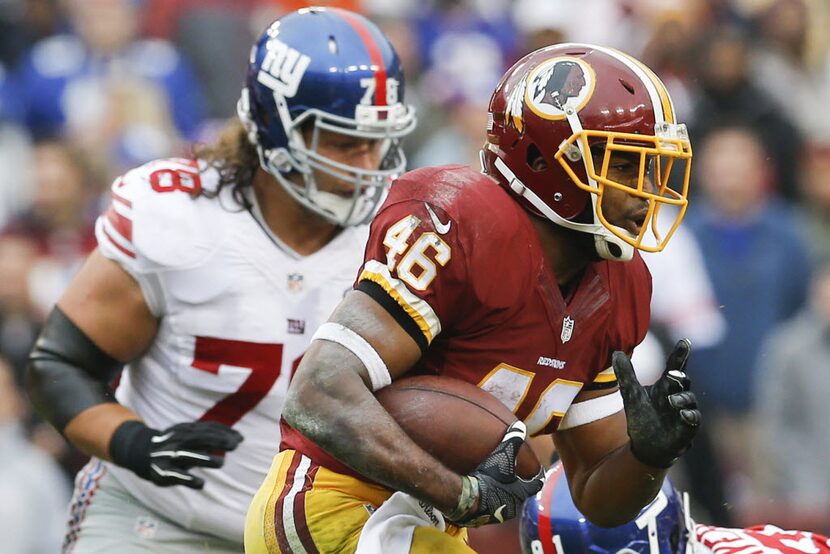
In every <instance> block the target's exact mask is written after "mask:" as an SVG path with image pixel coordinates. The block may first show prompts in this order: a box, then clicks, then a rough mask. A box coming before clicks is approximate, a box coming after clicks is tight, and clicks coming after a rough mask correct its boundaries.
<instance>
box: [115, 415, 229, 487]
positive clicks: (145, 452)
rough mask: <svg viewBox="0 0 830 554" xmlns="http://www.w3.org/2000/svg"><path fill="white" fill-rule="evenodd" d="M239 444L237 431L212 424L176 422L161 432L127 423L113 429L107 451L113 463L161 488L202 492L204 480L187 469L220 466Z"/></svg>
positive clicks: (138, 424)
mask: <svg viewBox="0 0 830 554" xmlns="http://www.w3.org/2000/svg"><path fill="white" fill-rule="evenodd" d="M240 442H242V435H240V434H239V432H237V431H235V430H234V429H231V428H230V427H228V426H227V425H223V424H221V423H216V422H213V421H192V422H188V423H177V424H176V425H173V426H172V427H168V428H167V429H165V430H164V431H159V430H157V429H151V428H150V427H147V426H146V425H145V424H144V423H142V422H140V421H127V422H125V423H122V424H121V425H120V426H119V427H118V429H116V430H115V433H114V434H113V436H112V440H111V441H110V447H109V451H110V457H111V458H112V461H113V462H115V463H116V464H118V465H120V466H122V467H125V468H127V469H129V470H131V471H132V472H133V473H135V474H136V475H138V476H139V477H142V478H144V479H147V480H148V481H152V482H153V483H155V484H156V485H158V486H160V487H169V486H172V485H184V486H185V487H190V488H191V489H201V488H202V487H204V486H205V480H204V479H202V478H201V477H196V476H195V475H191V474H190V473H189V472H188V470H190V469H192V468H194V467H212V468H216V467H222V464H224V463H225V457H224V453H225V452H227V451H229V450H233V449H234V448H236V447H237V445H239V443H240Z"/></svg>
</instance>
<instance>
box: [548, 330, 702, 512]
mask: <svg viewBox="0 0 830 554" xmlns="http://www.w3.org/2000/svg"><path fill="white" fill-rule="evenodd" d="M689 350H690V347H689V343H688V341H686V340H682V341H680V342H679V343H678V344H677V346H676V347H675V349H674V351H673V352H672V353H671V355H670V356H669V359H668V361H667V362H666V370H665V372H664V373H663V376H662V377H661V378H660V379H659V380H658V381H657V382H656V383H655V384H654V385H651V386H647V387H643V386H642V385H640V383H639V382H637V378H636V376H635V375H634V369H633V368H632V366H631V361H630V360H629V359H628V356H626V355H625V354H624V353H622V352H615V353H614V356H613V367H614V372H615V373H616V376H617V380H618V382H619V391H617V389H614V390H612V391H610V392H608V391H585V392H583V393H581V394H580V395H579V396H577V398H576V399H575V402H574V404H575V406H579V407H581V408H582V411H583V413H585V414H586V415H585V416H584V417H585V418H586V421H588V420H590V412H591V410H595V411H601V410H606V409H607V408H606V407H604V406H608V405H610V404H611V403H612V402H614V400H615V399H614V395H621V396H622V398H621V403H622V406H623V408H624V410H617V411H616V413H613V414H611V415H607V416H606V417H602V418H600V419H596V420H595V421H590V422H589V423H585V424H583V425H577V426H574V427H571V428H568V429H565V430H561V431H557V433H556V434H555V441H556V448H557V451H558V453H559V455H560V457H561V458H562V463H563V465H564V467H565V471H566V472H567V474H568V483H569V484H570V488H571V496H572V497H573V499H574V503H575V504H576V506H577V507H578V508H579V510H580V511H581V512H582V513H583V514H585V516H586V517H588V519H590V520H591V521H592V522H593V523H594V524H596V525H601V526H605V527H614V526H617V525H622V524H624V523H626V522H628V521H631V520H632V519H633V518H634V517H636V515H637V513H638V512H639V511H640V510H641V509H642V507H643V506H645V505H646V504H648V503H649V502H651V500H653V499H654V497H655V496H656V495H657V493H658V492H659V490H660V487H661V486H662V483H663V478H664V477H665V475H666V471H667V469H668V468H669V467H670V466H671V465H672V464H673V463H674V462H675V461H676V460H677V458H678V457H679V456H680V455H681V454H682V453H683V452H684V451H685V450H686V449H687V448H688V447H689V445H690V444H691V441H692V438H693V437H694V435H695V433H696V432H697V428H698V426H699V424H700V412H699V411H698V410H697V401H696V400H695V397H694V394H693V393H692V392H691V391H690V390H689V379H688V378H687V377H686V375H685V373H684V368H685V365H686V360H687V358H688V355H689ZM616 401H617V402H619V399H616ZM592 404H593V407H592ZM578 409H579V408H578Z"/></svg>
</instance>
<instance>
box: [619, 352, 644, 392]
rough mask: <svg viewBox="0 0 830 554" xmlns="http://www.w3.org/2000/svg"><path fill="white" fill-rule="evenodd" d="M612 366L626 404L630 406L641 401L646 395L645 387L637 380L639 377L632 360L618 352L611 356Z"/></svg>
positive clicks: (623, 353)
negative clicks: (635, 372)
mask: <svg viewBox="0 0 830 554" xmlns="http://www.w3.org/2000/svg"><path fill="white" fill-rule="evenodd" d="M611 366H612V367H613V368H614V374H615V375H616V376H617V382H618V383H619V385H620V394H621V395H622V397H623V401H624V402H625V404H627V405H629V404H631V403H633V402H636V401H638V400H640V399H641V397H642V395H644V394H645V391H644V390H643V386H642V385H640V382H639V381H638V380H637V375H635V374H634V366H633V365H631V360H630V359H629V358H628V356H627V355H626V354H625V352H620V351H619V350H617V351H616V352H614V354H613V355H612V356H611Z"/></svg>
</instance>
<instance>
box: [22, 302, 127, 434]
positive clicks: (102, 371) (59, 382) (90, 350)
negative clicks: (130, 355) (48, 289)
mask: <svg viewBox="0 0 830 554" xmlns="http://www.w3.org/2000/svg"><path fill="white" fill-rule="evenodd" d="M123 365H124V364H122V363H121V362H119V361H118V360H116V359H114V358H113V357H111V356H110V355H109V354H107V353H106V352H104V351H103V350H101V349H100V348H99V347H98V345H96V344H95V343H94V342H92V340H91V339H90V338H89V337H88V336H86V335H85V334H84V332H83V331H81V330H80V329H79V328H78V326H77V325H75V324H74V323H73V322H72V320H71V319H69V318H68V317H66V314H64V313H63V312H62V311H61V310H60V309H59V308H58V307H55V308H54V309H53V310H52V313H50V314H49V318H48V319H47V320H46V324H45V325H44V327H43V331H42V332H41V334H40V337H38V339H37V342H35V346H34V348H33V349H32V352H31V353H30V354H29V364H28V366H27V368H26V392H28V394H29V399H30V400H31V401H32V404H33V405H34V407H35V409H36V410H37V411H38V413H40V415H41V416H42V417H43V418H44V419H45V420H47V421H48V422H49V423H51V424H52V425H54V427H55V428H56V429H57V430H58V431H60V432H61V433H63V429H64V427H66V424H67V423H69V421H70V420H72V418H74V417H75V416H76V415H78V414H79V413H81V412H82V411H84V410H86V409H87V408H90V407H92V406H95V405H97V404H103V403H105V402H115V397H114V396H113V395H112V391H111V389H110V387H109V383H110V382H111V381H112V380H113V378H114V377H115V376H116V375H117V374H118V372H119V371H120V370H121V368H122V367H123Z"/></svg>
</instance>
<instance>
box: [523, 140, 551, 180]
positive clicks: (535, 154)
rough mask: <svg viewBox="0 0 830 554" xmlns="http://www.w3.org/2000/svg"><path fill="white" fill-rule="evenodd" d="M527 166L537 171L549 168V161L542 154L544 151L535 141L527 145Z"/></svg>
mask: <svg viewBox="0 0 830 554" xmlns="http://www.w3.org/2000/svg"><path fill="white" fill-rule="evenodd" d="M527 166H528V167H529V168H530V169H531V170H533V171H535V172H537V173H539V172H542V171H546V170H547V169H548V162H547V161H546V160H545V157H544V156H543V155H542V151H541V150H539V147H538V146H536V145H535V144H533V143H531V144H530V145H529V146H528V147H527Z"/></svg>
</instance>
